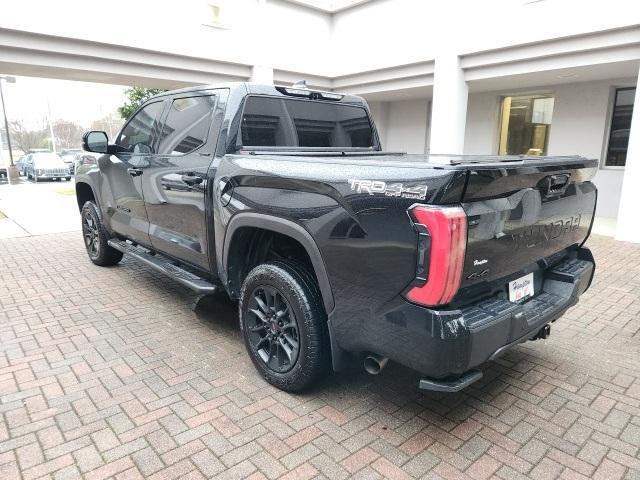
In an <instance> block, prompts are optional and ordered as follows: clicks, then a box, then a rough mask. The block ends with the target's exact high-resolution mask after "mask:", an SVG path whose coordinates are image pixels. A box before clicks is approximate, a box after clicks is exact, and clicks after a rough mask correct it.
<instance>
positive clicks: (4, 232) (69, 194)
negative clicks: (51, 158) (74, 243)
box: [0, 179, 80, 238]
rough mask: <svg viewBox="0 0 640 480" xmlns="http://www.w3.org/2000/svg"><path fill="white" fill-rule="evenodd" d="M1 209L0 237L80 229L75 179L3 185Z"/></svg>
mask: <svg viewBox="0 0 640 480" xmlns="http://www.w3.org/2000/svg"><path fill="white" fill-rule="evenodd" d="M0 212H1V213H0V238H16V237H27V236H31V235H44V234H47V233H62V232H70V231H78V230H79V229H80V220H79V216H78V207H77V204H76V198H75V184H74V182H73V181H72V182H54V181H52V182H39V183H32V182H27V181H26V180H24V179H23V181H22V183H20V184H19V185H8V184H6V183H5V184H2V185H0ZM2 214H4V215H2ZM3 217H6V218H3Z"/></svg>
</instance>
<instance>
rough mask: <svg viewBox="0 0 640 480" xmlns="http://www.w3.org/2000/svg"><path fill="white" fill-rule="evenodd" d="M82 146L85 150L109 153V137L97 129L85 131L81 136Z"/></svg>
mask: <svg viewBox="0 0 640 480" xmlns="http://www.w3.org/2000/svg"><path fill="white" fill-rule="evenodd" d="M82 148H83V149H84V150H86V151H87V152H94V153H109V150H110V149H109V137H108V136H107V134H106V133H105V132H101V131H97V130H92V131H89V132H86V133H85V134H84V135H83V136H82Z"/></svg>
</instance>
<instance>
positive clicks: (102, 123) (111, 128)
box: [89, 113, 123, 138]
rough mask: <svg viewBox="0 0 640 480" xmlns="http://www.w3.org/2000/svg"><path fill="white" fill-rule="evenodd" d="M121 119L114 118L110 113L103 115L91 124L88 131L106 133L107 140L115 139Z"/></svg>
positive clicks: (120, 126)
mask: <svg viewBox="0 0 640 480" xmlns="http://www.w3.org/2000/svg"><path fill="white" fill-rule="evenodd" d="M122 123H123V122H122V119H121V118H118V117H116V116H115V115H113V114H112V113H110V114H108V115H105V116H104V117H102V118H99V119H98V120H94V121H93V122H91V127H90V128H89V130H101V131H103V132H107V135H109V138H115V135H116V134H117V133H118V131H120V129H121V128H122Z"/></svg>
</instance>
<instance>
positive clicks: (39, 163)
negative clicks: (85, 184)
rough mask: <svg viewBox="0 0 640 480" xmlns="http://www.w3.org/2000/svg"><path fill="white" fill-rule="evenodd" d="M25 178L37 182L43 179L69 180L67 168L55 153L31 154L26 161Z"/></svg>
mask: <svg viewBox="0 0 640 480" xmlns="http://www.w3.org/2000/svg"><path fill="white" fill-rule="evenodd" d="M26 164H27V167H26V172H27V178H31V179H33V181H34V182H38V181H40V180H44V179H54V180H60V179H63V178H64V179H66V180H71V172H70V171H69V166H68V165H67V164H66V163H64V161H63V160H62V159H61V158H60V157H59V156H58V155H56V154H55V153H32V154H29V156H28V158H27V161H26Z"/></svg>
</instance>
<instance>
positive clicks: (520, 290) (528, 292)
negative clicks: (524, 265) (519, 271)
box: [509, 272, 535, 303]
mask: <svg viewBox="0 0 640 480" xmlns="http://www.w3.org/2000/svg"><path fill="white" fill-rule="evenodd" d="M534 293H535V289H534V283H533V272H531V273H529V274H527V275H524V276H522V277H520V278H516V279H515V280H512V281H510V282H509V301H510V302H513V303H520V302H523V301H525V300H526V299H527V298H531V297H533V295H534Z"/></svg>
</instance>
